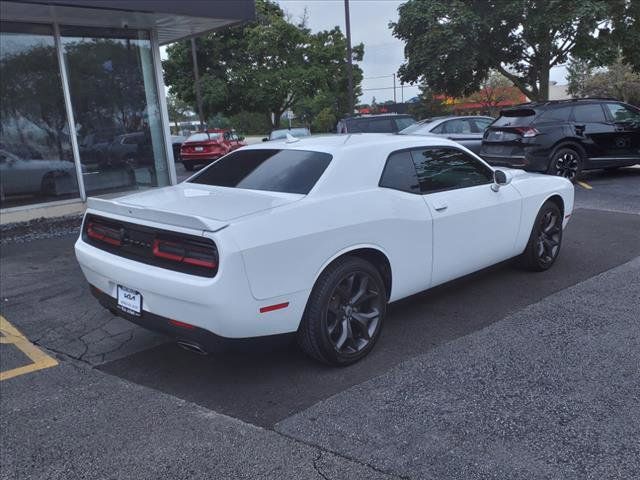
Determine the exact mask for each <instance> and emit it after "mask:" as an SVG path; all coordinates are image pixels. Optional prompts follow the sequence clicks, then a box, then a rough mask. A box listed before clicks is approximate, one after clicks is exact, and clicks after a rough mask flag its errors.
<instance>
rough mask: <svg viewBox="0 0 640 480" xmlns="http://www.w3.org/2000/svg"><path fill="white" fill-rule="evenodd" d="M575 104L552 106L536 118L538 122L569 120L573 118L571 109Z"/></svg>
mask: <svg viewBox="0 0 640 480" xmlns="http://www.w3.org/2000/svg"><path fill="white" fill-rule="evenodd" d="M572 109H573V106H571V105H567V106H565V107H558V108H550V109H548V110H546V111H544V112H542V114H540V116H539V117H538V118H537V119H536V123H552V122H568V121H569V119H570V118H571V110H572Z"/></svg>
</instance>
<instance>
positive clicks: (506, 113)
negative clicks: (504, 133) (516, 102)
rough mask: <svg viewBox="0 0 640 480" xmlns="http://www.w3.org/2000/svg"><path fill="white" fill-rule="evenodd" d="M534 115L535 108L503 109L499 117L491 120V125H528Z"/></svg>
mask: <svg viewBox="0 0 640 480" xmlns="http://www.w3.org/2000/svg"><path fill="white" fill-rule="evenodd" d="M535 116H536V112H535V110H531V109H530V108H522V109H517V110H503V111H502V112H500V117H499V118H498V119H497V120H496V121H495V122H493V124H492V125H491V126H492V127H522V126H526V125H529V124H530V123H531V122H532V121H533V119H534V118H535Z"/></svg>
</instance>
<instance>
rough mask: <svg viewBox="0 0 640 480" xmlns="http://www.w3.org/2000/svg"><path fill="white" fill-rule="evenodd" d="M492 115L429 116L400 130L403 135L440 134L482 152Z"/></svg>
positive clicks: (473, 150)
mask: <svg viewBox="0 0 640 480" xmlns="http://www.w3.org/2000/svg"><path fill="white" fill-rule="evenodd" d="M493 120H494V119H493V118H491V117H481V116H478V117H470V116H469V117H454V116H450V117H435V118H427V119H425V120H422V121H420V122H418V123H415V124H413V125H410V126H408V127H407V128H405V129H404V130H402V131H400V132H398V133H399V134H401V135H438V136H443V137H446V138H448V139H450V140H453V141H454V142H458V143H460V144H461V145H464V146H465V147H467V148H468V149H469V150H471V151H472V152H473V153H476V154H479V153H480V146H481V145H482V136H483V135H484V131H485V130H486V129H487V127H488V126H489V125H490V124H491V123H492V122H493Z"/></svg>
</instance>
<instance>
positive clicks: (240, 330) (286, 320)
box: [75, 238, 308, 338]
mask: <svg viewBox="0 0 640 480" xmlns="http://www.w3.org/2000/svg"><path fill="white" fill-rule="evenodd" d="M224 247H225V246H223V250H224ZM229 250H230V249H229V248H227V252H226V255H225V256H224V258H223V260H222V261H221V264H220V268H219V270H218V273H217V275H216V276H215V277H214V278H205V277H198V276H195V275H189V274H186V273H181V272H176V271H172V270H167V269H164V268H160V267H156V266H153V265H147V264H143V263H140V262H136V261H135V260H130V259H127V258H123V257H120V256H118V255H114V254H112V253H109V252H106V251H104V250H101V249H98V248H95V247H93V246H91V245H89V244H87V243H85V242H84V241H83V240H82V239H81V238H80V239H78V241H77V242H76V245H75V252H76V257H77V259H78V263H79V264H80V267H81V269H82V272H83V274H84V276H85V278H86V279H87V281H88V282H89V284H90V285H92V286H93V287H95V288H97V289H98V290H99V291H101V292H102V293H103V294H104V295H106V296H107V297H109V298H110V299H111V300H110V301H109V302H113V303H114V304H115V302H116V297H117V289H118V285H121V286H124V287H127V288H130V289H132V290H135V291H138V292H139V293H140V294H141V295H142V312H141V317H134V318H136V319H139V321H136V323H140V322H144V319H145V318H151V319H155V318H156V317H161V318H164V319H170V320H174V321H178V322H182V323H186V324H189V325H192V326H194V327H197V328H198V329H201V330H205V331H207V332H209V333H211V334H213V335H215V336H217V337H226V338H250V337H262V336H267V335H276V334H281V333H289V332H293V331H296V330H297V328H298V325H299V323H300V319H301V318H302V314H303V312H304V308H305V305H306V300H307V297H308V292H305V291H300V292H295V293H292V294H288V295H286V296H282V297H275V298H269V299H265V300H256V299H255V298H254V297H253V295H252V294H251V290H250V288H249V282H248V281H247V278H246V275H245V273H244V263H243V260H242V256H241V254H240V253H239V252H233V251H229ZM284 303H286V304H287V306H286V308H282V309H276V310H272V311H268V312H261V311H260V310H261V309H263V308H264V307H268V306H272V305H279V304H284ZM109 305H111V303H109ZM107 308H109V307H107ZM123 313H124V312H123ZM125 318H128V319H130V320H131V319H132V318H130V316H126V317H125ZM140 324H141V325H143V326H146V325H145V324H143V323H140ZM150 328H153V327H150ZM169 333H170V332H169Z"/></svg>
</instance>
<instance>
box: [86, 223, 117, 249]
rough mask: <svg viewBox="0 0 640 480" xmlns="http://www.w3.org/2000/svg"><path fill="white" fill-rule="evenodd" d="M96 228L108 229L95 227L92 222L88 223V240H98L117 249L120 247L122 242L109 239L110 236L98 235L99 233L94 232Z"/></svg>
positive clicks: (98, 225) (99, 226)
mask: <svg viewBox="0 0 640 480" xmlns="http://www.w3.org/2000/svg"><path fill="white" fill-rule="evenodd" d="M96 227H98V228H109V227H103V226H102V225H100V224H97V225H96V224H94V223H93V222H89V225H87V236H89V237H90V238H93V239H94V240H100V241H102V242H105V243H108V244H110V245H115V246H117V247H119V246H120V245H122V240H120V239H119V238H113V237H110V236H108V235H106V233H100V232H98V231H96V230H95V228H96Z"/></svg>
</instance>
